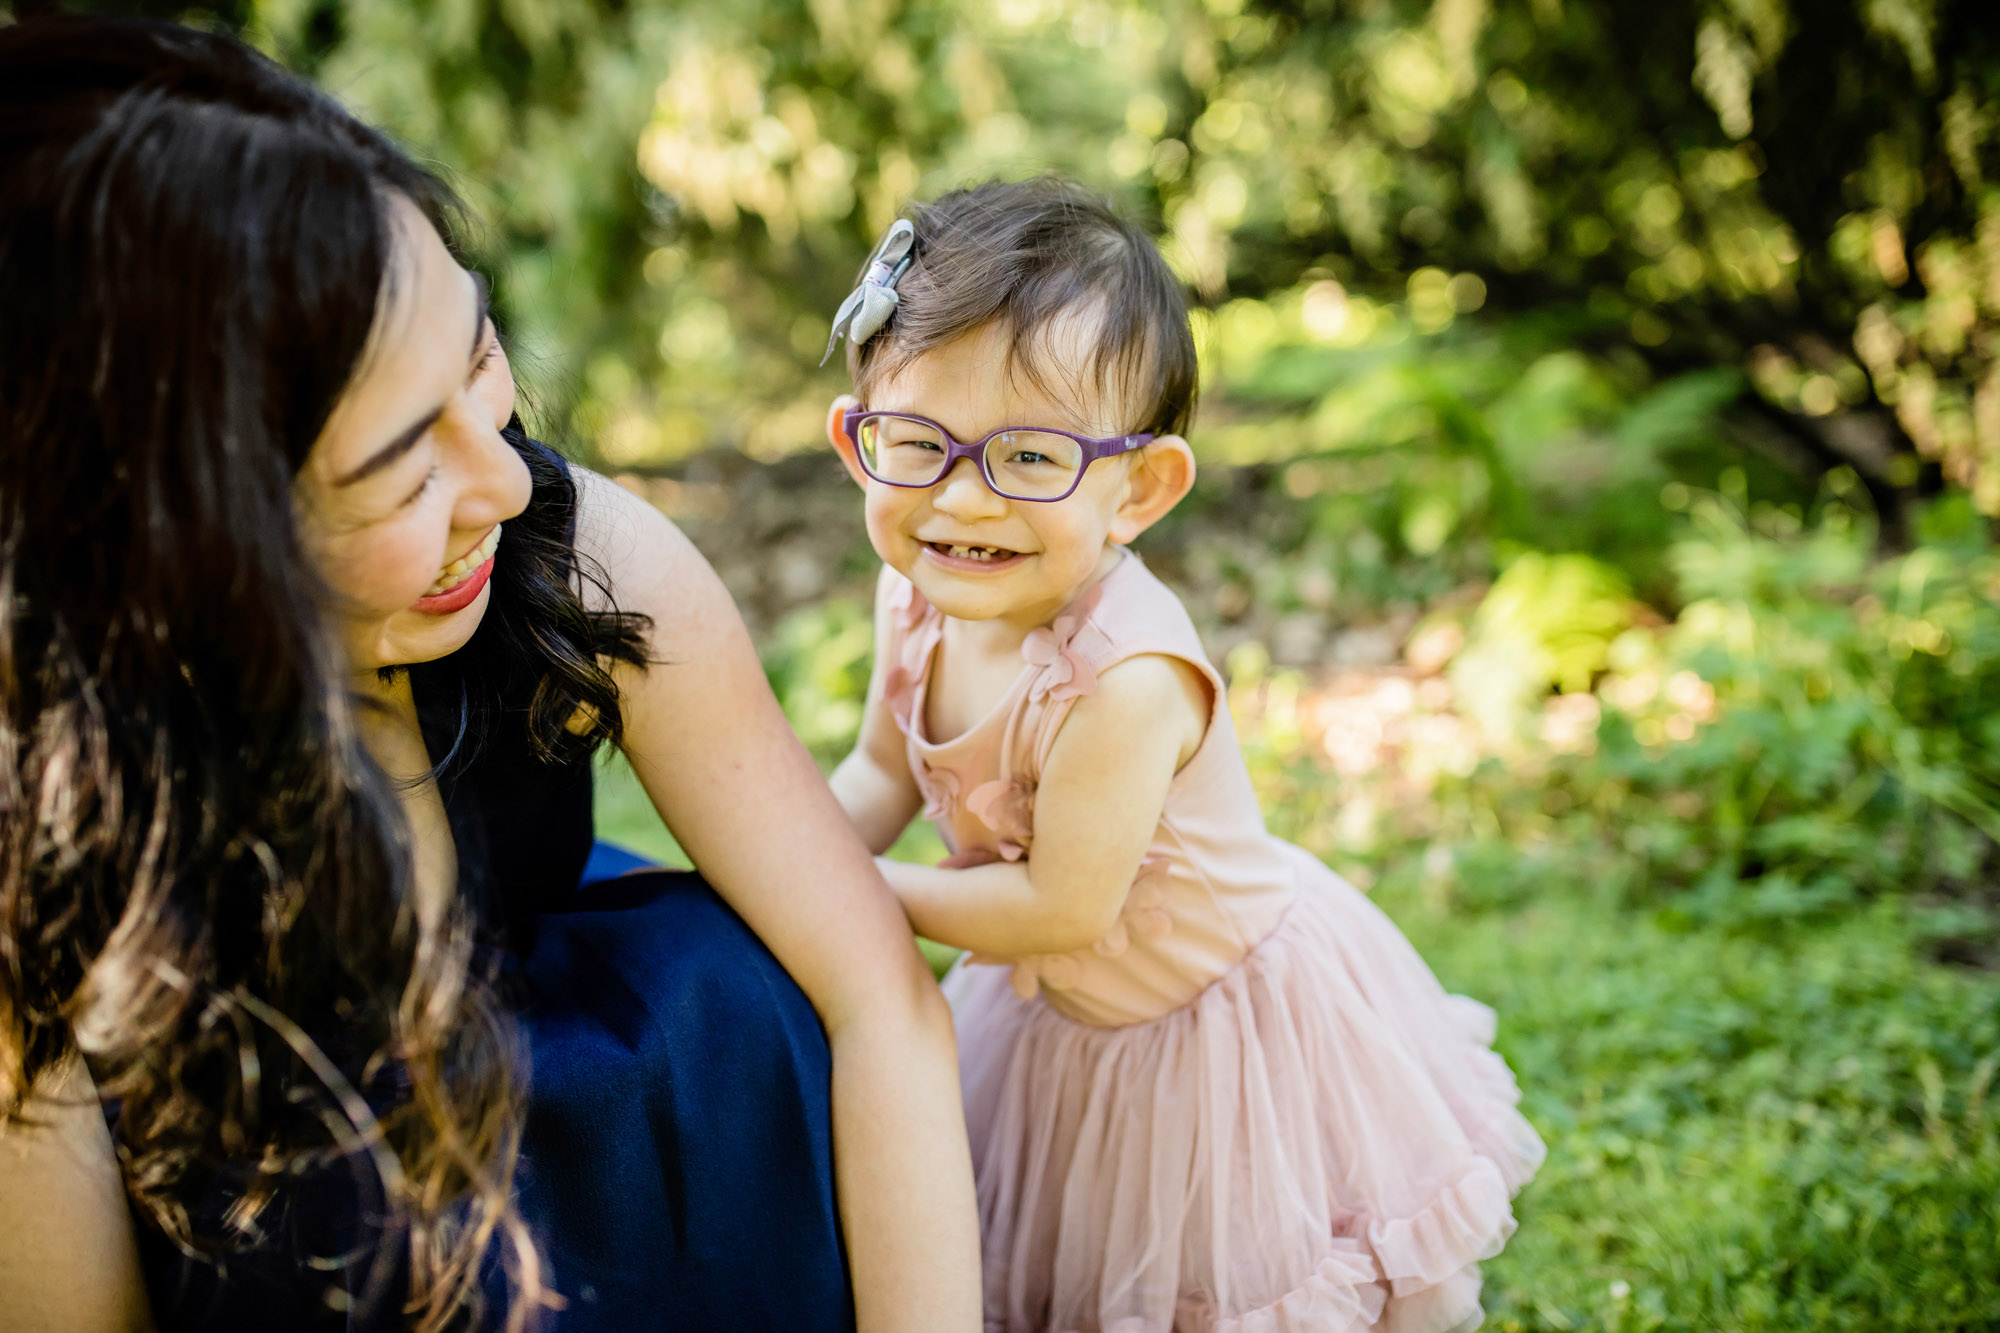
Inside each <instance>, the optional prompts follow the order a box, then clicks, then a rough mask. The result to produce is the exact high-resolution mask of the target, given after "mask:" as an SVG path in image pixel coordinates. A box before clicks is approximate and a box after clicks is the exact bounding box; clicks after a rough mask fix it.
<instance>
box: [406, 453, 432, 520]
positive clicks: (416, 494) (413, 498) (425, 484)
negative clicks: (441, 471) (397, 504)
mask: <svg viewBox="0 0 2000 1333" xmlns="http://www.w3.org/2000/svg"><path fill="white" fill-rule="evenodd" d="M437 474H438V469H437V464H435V463H433V464H431V470H430V471H429V472H426V473H424V479H423V481H422V483H421V484H419V485H418V487H417V489H415V490H414V491H411V492H410V494H409V496H408V498H406V499H405V500H404V501H403V503H402V506H401V507H402V508H405V509H407V508H409V507H410V506H411V505H413V504H415V503H416V502H417V501H418V500H420V499H422V498H423V494H424V492H425V491H427V490H429V489H430V488H431V483H432V482H434V481H436V480H437Z"/></svg>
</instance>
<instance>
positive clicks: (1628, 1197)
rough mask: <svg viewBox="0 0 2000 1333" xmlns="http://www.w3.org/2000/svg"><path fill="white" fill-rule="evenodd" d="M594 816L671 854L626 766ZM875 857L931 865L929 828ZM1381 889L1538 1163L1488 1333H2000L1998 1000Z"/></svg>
mask: <svg viewBox="0 0 2000 1333" xmlns="http://www.w3.org/2000/svg"><path fill="white" fill-rule="evenodd" d="M598 817H599V833H600V835H601V836H604V837H608V838H611V839H613V840H615V841H619V842H622V843H624V844H625V845H627V846H629V847H632V848H634V849H635V850H639V851H643V852H646V853H648V854H651V855H657V856H661V857H662V858H663V859H671V858H674V857H676V856H677V855H678V848H677V847H675V846H674V844H673V842H672V839H671V837H670V836H669V835H668V834H667V832H666V830H665V829H664V828H662V827H661V826H660V823H659V820H658V819H657V817H656V816H654V814H653V813H652V810H651V807H650V805H648V804H647V802H646V799H645V796H644V793H643V792H641V791H640V790H639V789H638V786H637V783H636V782H635V781H633V780H632V778H631V777H630V774H629V771H628V770H625V769H624V767H623V765H622V764H621V763H617V762H614V763H613V764H612V765H610V766H609V767H608V768H607V769H606V770H605V772H604V773H603V775H602V777H601V779H600V782H599V785H598ZM897 854H898V855H900V856H904V857H907V858H910V859H926V858H933V859H934V858H935V857H937V856H939V855H941V854H942V848H941V847H940V846H939V845H938V843H937V841H936V835H935V834H934V833H932V832H931V831H930V830H929V829H928V828H924V829H921V830H917V831H913V832H912V833H911V834H910V835H908V836H906V837H905V838H904V840H903V841H902V842H901V843H899V844H898V848H897ZM683 863H684V862H683ZM1389 870H1390V873H1387V874H1385V875H1384V876H1383V884H1384V887H1383V888H1382V889H1381V890H1379V891H1378V899H1379V900H1380V901H1381V903H1382V905H1383V907H1384V908H1385V909H1387V910H1388V911H1389V912H1390V914H1391V915H1392V916H1394V917H1395V918H1396V920H1397V922H1398V923H1399V924H1400V925H1401V926H1402V928H1403V929H1404V930H1405V931H1406V932H1407V933H1408V935H1409V936H1410V938H1411V940H1412V941H1413V942H1414V943H1415V944H1416V945H1417V947H1418V948H1419V949H1420V950H1422V951H1423V953H1424V955H1425V957H1426V958H1428V959H1429V960H1430V962H1431V965H1432V966H1433V967H1434V968H1435V969H1436V971H1437V972H1438V975H1439V976H1440V977H1441V978H1442V979H1443V980H1444V982H1445V984H1446V985H1447V986H1449V987H1450V988H1452V989H1453V990H1457V991H1462V992H1464V993H1466V994H1469V995H1472V996H1475V997H1477V998H1478V999H1480V1000H1483V1001H1485V1002H1487V1003H1489V1004H1491V1005H1493V1006H1494V1007H1495V1008H1496V1009H1497V1010H1498V1011H1499V1013H1500V1046H1501V1050H1502V1051H1503V1053H1504V1054H1505V1055H1506V1056H1507V1058H1508V1060H1509V1062H1510V1063H1511V1064H1512V1065H1513V1066H1514V1069H1515V1071H1516V1073H1517V1074H1518V1075H1519V1077H1520V1080H1521V1085H1522V1088H1523V1090H1524V1094H1525V1095H1524V1102H1523V1104H1524V1107H1525V1109H1526V1111H1527V1113H1528V1116H1529V1118H1530V1119H1531V1120H1532V1121H1533V1122H1534V1123H1535V1125H1536V1127H1537V1128H1538V1129H1539V1130H1540V1131H1541V1132H1542V1135H1543V1137H1544V1138H1545V1139H1546V1140H1547V1141H1548V1144H1549V1160H1548V1164H1547V1165H1546V1166H1544V1167H1543V1169H1542V1172H1541V1174H1540V1175H1539V1176H1538V1177H1537V1178H1536V1180H1535V1181H1534V1183H1532V1184H1531V1185H1530V1186H1529V1187H1528V1188H1527V1190H1526V1191H1525V1192H1524V1193H1523V1195H1522V1197H1521V1199H1520V1201H1519V1203H1518V1205H1517V1213H1518V1216H1519V1219H1520V1223H1521V1228H1520V1231H1519V1232H1518V1233H1517V1234H1516V1236H1515V1237H1514V1239H1513V1240H1512V1241H1511V1242H1510V1243H1509V1245H1508V1247H1507V1250H1506V1252H1505V1253H1504V1254H1502V1255H1501V1256H1500V1257H1499V1258H1497V1259H1495V1260H1493V1261H1491V1262H1490V1263H1489V1264H1488V1265H1487V1266H1486V1274H1487V1308H1488V1312H1489V1314H1488V1325H1487V1326H1488V1327H1489V1328H1492V1329H1497V1330H1500V1331H1501V1333H1525V1331H1526V1330H1575V1329H1603V1330H1614V1331H1617V1333H1626V1331H1627V1330H1633V1331H1636V1330H1655V1329H1674V1330H1680V1329H1686V1330H1710V1329H1715V1330H1739V1329H1740V1330H1771V1331H1772V1333H1781V1331H1782V1333H1791V1331H1792V1330H1856V1333H1860V1331H1862V1330H1869V1331H1873V1330H1919V1329H1922V1330H1940V1331H1942V1330H1978V1329H2000V1213H1997V1212H1996V1206H1997V1201H2000V1132H1996V1123H1995V1115H1994V1108H1993V1101H1994V1097H1993V1095H1992V1093H1991V1087H1992V1084H1993V1082H1994V1081H1995V1064H1996V1061H2000V978H1996V977H1995V976H1993V975H1991V974H1986V973H1977V972H1966V971H1961V970H1956V969H1951V968H1947V967H1943V966H1940V965H1938V964H1935V963H1931V962H1928V961H1926V960H1925V959H1924V957H1923V954H1922V948H1921V940H1920V937H1919V935H1918V933H1917V927H1916V925H1915V924H1914V918H1913V917H1912V916H1911V914H1910V913H1908V911H1907V910H1906V909H1904V908H1902V907H1899V906H1898V905H1897V904H1895V903H1884V904H1882V905H1880V906H1878V907H1876V908H1874V909H1871V910H1869V911H1867V912H1866V913H1864V914H1861V915H1857V916H1850V917H1848V918H1845V919H1842V920H1836V921H1832V922H1829V923H1819V924H1812V925H1801V926H1798V927H1796V928H1795V929H1793V930H1791V931H1789V932H1787V933H1786V934H1785V935H1784V936H1783V937H1782V938H1778V939H1774V938H1772V937H1771V936H1770V935H1769V934H1762V935H1755V936H1753V935H1746V934H1741V933H1731V932H1730V931H1728V930H1725V929H1723V928H1721V927H1717V926H1703V925H1698V924H1689V923H1688V922H1687V921H1686V919H1685V918H1684V917H1680V916H1675V915H1671V914H1665V913H1660V912H1656V911H1654V910H1652V909H1649V908H1645V907H1635V906H1632V905H1630V903H1629V901H1628V900H1627V899H1625V898H1623V897H1621V896H1620V895H1618V894H1617V893H1615V892H1613V891H1611V890H1608V889H1593V888H1591V887H1589V885H1588V884H1587V883H1586V882H1584V881H1583V877H1582V875H1581V874H1576V873H1572V874H1570V875H1567V876H1565V874H1564V873H1563V868H1562V865H1561V862H1560V861H1559V860H1556V861H1551V862H1549V863H1548V864H1547V870H1548V879H1547V882H1546V883H1545V884H1543V885H1542V886H1541V887H1540V888H1539V889H1537V890H1536V891H1534V892H1531V893H1524V894H1514V895H1508V896H1506V897H1505V898H1504V899H1503V900H1500V901H1495V902H1492V903H1491V905H1488V906H1485V907H1483V908H1475V907H1473V906H1471V905H1470V904H1469V903H1468V902H1467V901H1465V900H1464V899H1462V898H1456V897H1454V896H1453V895H1451V894H1449V893H1441V892H1439V891H1437V890H1436V889H1435V887H1432V888H1430V889H1425V888H1424V887H1423V886H1422V879H1421V876H1419V875H1415V874H1399V873H1394V872H1395V867H1390V868H1389ZM949 956H950V954H949V951H938V952H936V953H934V954H933V958H934V961H935V962H937V963H939V964H940V965H941V964H942V962H944V961H946V960H948V958H949Z"/></svg>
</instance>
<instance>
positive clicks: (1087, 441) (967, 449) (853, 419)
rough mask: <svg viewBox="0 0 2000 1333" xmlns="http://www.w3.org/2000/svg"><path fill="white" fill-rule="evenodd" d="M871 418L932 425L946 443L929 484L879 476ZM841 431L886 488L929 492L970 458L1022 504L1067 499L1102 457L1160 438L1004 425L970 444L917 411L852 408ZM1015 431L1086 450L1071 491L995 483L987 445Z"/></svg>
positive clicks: (866, 468) (982, 477)
mask: <svg viewBox="0 0 2000 1333" xmlns="http://www.w3.org/2000/svg"><path fill="white" fill-rule="evenodd" d="M871 417H889V418H892V419H894V420H898V421H914V422H917V423H918V424H919V425H924V426H929V427H930V428H931V429H932V430H934V431H936V432H937V433H938V435H939V437H940V438H942V439H943V440H944V444H945V455H944V463H943V465H942V466H941V467H939V468H938V474H937V476H935V477H933V478H931V479H930V480H929V481H890V480H889V479H888V478H887V477H879V476H876V475H875V469H874V468H872V467H869V466H868V456H867V454H866V452H865V451H863V449H862V448H861V435H860V426H861V423H862V422H864V421H867V420H869V419H870V418H871ZM840 428H841V430H843V431H845V432H846V434H847V438H848V439H849V440H851V441H853V444H854V460H855V461H856V462H857V463H859V464H861V470H862V471H863V472H866V473H867V474H868V476H869V477H870V479H872V480H874V481H879V482H881V483H882V484H883V485H884V486H897V487H901V488H902V489H904V490H910V491H924V490H929V489H930V488H931V487H933V486H935V485H937V484H938V483H939V482H941V481H943V480H944V479H945V478H946V477H948V476H950V475H951V470H952V468H953V467H955V466H956V465H957V463H958V460H959V459H961V458H970V459H971V460H972V465H973V466H974V467H975V468H977V469H979V478H980V480H981V481H984V482H985V483H986V489H987V490H989V491H992V492H993V493H994V494H995V495H998V496H1003V497H1005V498H1006V499H1009V500H1019V501H1021V502H1022V503H1023V504H1054V503H1055V502H1056V501H1057V500H1067V499H1069V497H1070V496H1072V495H1074V494H1076V488H1077V487H1079V486H1081V485H1083V474H1084V473H1086V472H1088V471H1089V470H1090V465H1091V464H1092V463H1095V462H1097V461H1098V460H1099V459H1101V458H1117V457H1118V456H1119V455H1121V454H1129V453H1131V452H1132V451H1133V450H1134V449H1143V448H1145V447H1146V446H1147V445H1149V444H1151V443H1152V442H1153V441H1154V440H1156V439H1158V438H1159V437H1158V436H1157V435H1152V434H1149V433H1146V432H1143V431H1142V432H1141V433H1139V434H1137V435H1111V436H1106V437H1104V438H1102V439H1098V438H1095V437H1093V436H1089V435H1078V434H1077V433H1076V432H1075V431H1068V430H1058V429H1057V428H1056V427H1054V426H1002V427H1000V428H999V429H998V430H990V431H987V432H986V434H984V435H982V436H980V437H979V438H978V439H977V440H975V441H973V442H972V443H970V444H967V443H966V442H965V441H963V440H961V439H959V438H958V437H957V436H955V435H953V434H952V433H951V432H950V431H948V430H946V429H945V428H944V426H943V425H941V424H940V423H938V422H935V421H932V420H931V419H930V418H929V417H920V416H918V415H917V414H916V413H914V412H883V411H877V410H875V409H873V408H864V407H850V408H848V409H847V410H846V411H845V412H843V413H841V415H840ZM1014 431H1033V432H1035V433H1036V434H1038V435H1060V436H1063V437H1064V438H1065V439H1069V440H1074V441H1075V442H1076V443H1077V444H1079V445H1081V446H1082V447H1083V462H1082V463H1080V464H1078V465H1077V469H1076V476H1075V477H1074V478H1072V479H1071V481H1070V483H1069V489H1068V490H1066V491H1064V492H1063V493H1062V494H1061V495H1015V494H1014V493H1012V492H1011V491H1003V490H1001V489H1000V488H999V487H998V486H996V485H995V484H994V482H993V474H992V473H990V472H988V471H987V470H986V446H987V445H988V444H990V443H992V441H993V439H994V437H995V436H999V435H1006V434H1008V433H1009V432H1014Z"/></svg>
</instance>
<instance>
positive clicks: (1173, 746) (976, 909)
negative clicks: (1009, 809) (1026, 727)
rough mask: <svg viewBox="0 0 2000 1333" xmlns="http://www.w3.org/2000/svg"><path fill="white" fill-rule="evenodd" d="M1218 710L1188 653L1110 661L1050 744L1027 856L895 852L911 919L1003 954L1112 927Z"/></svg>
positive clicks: (1062, 943)
mask: <svg viewBox="0 0 2000 1333" xmlns="http://www.w3.org/2000/svg"><path fill="white" fill-rule="evenodd" d="M1207 717H1208V687H1207V685H1206V683H1205V682H1204V681H1203V680H1202V678H1201V677H1200V676H1199V675H1198V674H1197V673H1196V672H1195V670H1194V669H1193V668H1192V667H1190V666H1188V665H1186V664H1185V663H1182V662H1178V661H1176V660H1174V659H1172V658H1167V657H1159V656H1153V655H1150V654H1148V655H1145V656H1141V657H1134V658H1129V659H1127V660H1126V661H1123V662H1120V663H1119V664H1118V665H1117V666H1114V667H1112V668H1111V669H1110V670H1108V671H1106V672H1105V673H1104V674H1103V675H1102V676H1100V677H1099V678H1098V683H1097V691H1096V693H1094V694H1092V695H1090V696H1089V697H1087V698H1084V699H1080V700H1078V701H1077V704H1076V706H1075V707H1074V708H1072V709H1071V710H1070V713H1069V716H1068V717H1067V718H1065V719H1063V723H1062V730H1061V731H1059V732H1058V733H1056V739H1055V744H1054V745H1053V746H1051V747H1050V749H1049V759H1048V763H1047V765H1046V766H1045V768H1044V770H1043V773H1042V777H1041V782H1040V783H1039V785H1038V786H1037V788H1036V791H1035V815H1034V819H1035V836H1034V850H1033V851H1032V852H1031V853H1030V854H1029V856H1028V859H1027V860H1026V861H1021V862H1015V863H1013V864H1007V863H1004V862H996V863H993V864H989V865H982V866H973V867H970V868H968V869H964V870H944V869H937V868H933V867H930V866H894V865H890V864H888V863H884V865H883V867H882V868H883V871H884V873H885V874H886V876H887V877H888V880H889V885H890V887H891V888H893V889H894V890H895V891H896V895H897V897H899V898H901V899H902V901H903V909H904V911H906V912H907V913H908V914H909V918H910V924H911V925H913V926H915V927H916V929H917V932H918V933H919V934H921V935H922V936H924V937H925V938H926V939H933V940H936V941H938V942H939V943H940V944H949V945H953V946H955V947H957V948H961V949H970V950H972V951H973V952H975V953H987V954H994V955H998V956H1001V957H1019V956H1021V955H1022V954H1030V953H1062V952H1066V951H1068V950H1070V949H1080V948H1082V947H1083V946H1084V945H1086V944H1090V943H1092V942H1093V941H1095V940H1099V939H1102V938H1103V936H1104V934H1105V932H1106V931H1108V930H1110V929H1111V926H1112V923H1113V922H1115V921H1116V920H1117V919H1118V912H1119V909H1120V908H1121V907H1122V906H1123V905H1124V902H1125V895H1126V892H1127V891H1128V890H1129V889H1130V888H1131V887H1132V879H1133V876H1134V875H1136V874H1137V873H1138V870H1139V863H1140V861H1141V860H1142V859H1143V858H1144V857H1145V855H1146V848H1147V847H1148V846H1149V845H1150V844H1151V843H1152V840H1153V833H1154V830H1155V829H1157V828H1158V827H1159V823H1160V811H1161V810H1162V809H1163V808H1164V807H1165V805H1166V801H1167V788H1168V787H1169V786H1170V785H1172V783H1173V780H1174V774H1175V773H1176V772H1178V771H1179V769H1180V767H1181V765H1183V764H1185V763H1186V762H1187V761H1188V759H1189V758H1190V757H1191V756H1192V755H1193V754H1194V752H1195V750H1196V749H1197V748H1198V747H1199V746H1200V744H1201V738H1202V733H1203V731H1204V730H1205V727H1206V722H1207Z"/></svg>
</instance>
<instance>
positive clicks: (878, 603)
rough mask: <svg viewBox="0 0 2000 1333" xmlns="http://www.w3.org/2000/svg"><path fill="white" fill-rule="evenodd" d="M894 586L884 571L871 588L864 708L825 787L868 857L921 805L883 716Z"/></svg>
mask: <svg viewBox="0 0 2000 1333" xmlns="http://www.w3.org/2000/svg"><path fill="white" fill-rule="evenodd" d="M892 586H894V585H892V584H891V582H890V580H889V571H888V570H887V569H886V568H885V569H884V570H883V572H882V578H881V579H880V580H879V581H878V582H877V584H876V586H875V667H874V673H873V675H872V676H871V677H870V678H869V681H868V703H867V708H866V710H865V711H864V712H863V713H862V715H861V735H860V737H859V738H858V739H857V740H856V741H855V743H854V749H853V751H852V752H851V753H850V754H849V755H848V756H847V758H845V759H843V760H841V761H840V767H839V768H836V769H835V770H834V771H833V778H832V780H831V785H832V787H833V794H834V796H835V797H836V798H837V799H838V800H839V801H840V804H841V808H842V809H844V810H846V811H847V817H848V818H849V819H851V820H853V821H854V827H855V828H857V829H859V830H860V831H861V841H862V842H864V843H866V844H867V845H868V850H869V851H871V852H876V853H878V854H879V853H881V852H885V851H887V850H888V849H889V847H890V846H891V845H893V844H894V843H895V841H896V839H897V838H899V837H901V836H902V833H903V830H904V829H906V828H908V827H909V826H910V821H911V820H912V819H914V818H916V815H917V811H918V809H919V808H920V807H921V806H922V805H923V797H922V796H921V795H920V794H919V793H918V791H917V782H916V779H915V778H914V777H913V776H912V775H911V773H910V756H909V751H908V750H906V749H905V748H904V745H903V733H902V732H901V731H900V730H899V729H898V728H897V726H896V720H895V719H894V718H893V717H891V716H890V715H889V705H888V701H887V700H886V699H885V698H884V697H883V682H884V680H885V678H886V677H887V676H888V674H889V662H888V651H887V650H888V639H889V635H888V631H887V628H886V626H887V624H888V617H887V615H886V609H887V603H888V599H889V590H890V588H891V587H892Z"/></svg>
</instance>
